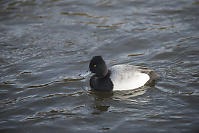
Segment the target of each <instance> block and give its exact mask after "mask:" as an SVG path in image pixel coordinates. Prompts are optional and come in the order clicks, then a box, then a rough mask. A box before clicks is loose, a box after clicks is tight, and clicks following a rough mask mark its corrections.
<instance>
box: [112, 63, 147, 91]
mask: <svg viewBox="0 0 199 133" xmlns="http://www.w3.org/2000/svg"><path fill="white" fill-rule="evenodd" d="M110 70H111V72H112V73H111V77H110V78H111V80H112V82H113V85H114V86H113V90H132V89H136V88H139V87H141V86H143V85H144V84H145V83H146V82H147V81H148V80H149V79H150V77H149V75H147V74H145V73H141V72H140V71H139V69H138V67H136V66H132V65H116V66H113V67H111V69H110Z"/></svg>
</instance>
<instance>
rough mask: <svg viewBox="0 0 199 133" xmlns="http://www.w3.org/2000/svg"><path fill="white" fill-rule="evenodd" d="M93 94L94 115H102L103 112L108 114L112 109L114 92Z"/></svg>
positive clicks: (94, 92) (95, 92)
mask: <svg viewBox="0 0 199 133" xmlns="http://www.w3.org/2000/svg"><path fill="white" fill-rule="evenodd" d="M91 94H92V95H93V96H94V103H93V105H92V108H93V112H92V114H101V113H103V112H107V111H108V109H109V107H110V103H111V102H110V101H111V99H112V96H113V92H97V91H92V92H91Z"/></svg>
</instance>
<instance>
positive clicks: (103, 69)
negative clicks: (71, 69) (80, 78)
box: [89, 56, 108, 77]
mask: <svg viewBox="0 0 199 133" xmlns="http://www.w3.org/2000/svg"><path fill="white" fill-rule="evenodd" d="M89 68H90V71H91V72H92V73H95V74H96V76H97V77H105V76H106V75H107V73H108V68H107V66H106V63H105V61H104V60H103V58H102V57H101V56H94V57H93V58H92V59H91V61H90V64H89Z"/></svg>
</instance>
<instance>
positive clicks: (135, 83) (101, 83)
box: [89, 56, 160, 91]
mask: <svg viewBox="0 0 199 133" xmlns="http://www.w3.org/2000/svg"><path fill="white" fill-rule="evenodd" d="M89 69H90V72H91V73H93V75H92V76H91V78H90V87H91V90H94V91H122V90H134V89H137V88H140V87H142V86H145V85H149V84H150V83H152V82H153V81H155V80H157V79H159V78H160V76H159V74H157V73H156V72H155V71H154V70H152V69H148V68H146V67H141V66H134V65H129V64H118V65H114V66H112V67H110V68H109V69H108V67H107V65H106V62H105V61H104V59H103V58H102V56H94V57H92V59H91V61H90V64H89Z"/></svg>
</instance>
